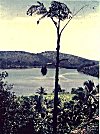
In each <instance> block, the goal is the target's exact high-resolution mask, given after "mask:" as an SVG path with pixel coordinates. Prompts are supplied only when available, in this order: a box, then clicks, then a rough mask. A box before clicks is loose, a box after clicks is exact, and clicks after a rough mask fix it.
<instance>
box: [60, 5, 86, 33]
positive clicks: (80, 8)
mask: <svg viewBox="0 0 100 134" xmlns="http://www.w3.org/2000/svg"><path fill="white" fill-rule="evenodd" d="M86 6H88V5H85V6H83V7H81V8H80V9H79V10H78V11H77V12H76V13H75V14H74V15H73V16H72V17H71V18H70V19H69V20H68V22H67V23H66V24H65V26H64V27H63V28H62V30H61V32H60V35H61V34H62V32H63V30H64V29H65V28H66V26H67V25H68V24H69V22H70V21H71V20H72V19H73V18H74V17H75V16H76V15H77V14H78V13H79V12H80V11H81V10H82V9H83V8H85V7H86Z"/></svg>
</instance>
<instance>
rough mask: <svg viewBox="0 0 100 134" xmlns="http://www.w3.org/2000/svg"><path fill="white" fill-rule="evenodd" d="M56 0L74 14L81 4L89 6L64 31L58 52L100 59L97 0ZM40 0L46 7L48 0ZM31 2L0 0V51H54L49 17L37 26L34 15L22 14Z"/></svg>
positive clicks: (25, 0) (99, 13)
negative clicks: (65, 5)
mask: <svg viewBox="0 0 100 134" xmlns="http://www.w3.org/2000/svg"><path fill="white" fill-rule="evenodd" d="M33 1H34V2H33ZM59 1H61V2H64V3H65V4H67V5H68V7H69V8H70V10H71V11H72V12H74V13H75V11H77V10H78V9H80V8H81V7H82V6H83V5H89V6H88V7H86V8H84V10H82V11H81V12H80V13H79V14H78V15H77V16H76V17H75V18H74V19H73V20H72V21H71V22H70V23H69V25H68V26H67V27H66V29H65V30H64V32H63V34H62V38H61V50H60V51H61V52H64V53H68V54H73V55H77V56H81V57H85V58H89V59H95V60H100V49H99V48H100V5H99V1H92V0H91V1H84V0H82V1H72V0H70V1H64V0H59ZM42 2H44V5H46V7H48V6H49V4H50V2H51V0H43V1H42ZM35 3H36V0H0V44H1V47H0V50H4V51H5V50H13V51H15V50H20V51H27V52H32V53H38V52H42V51H47V50H56V29H55V26H54V24H53V23H52V22H51V20H50V19H47V18H45V19H43V20H42V21H41V22H40V24H39V25H37V24H36V21H37V19H38V16H33V17H30V16H27V15H26V11H27V9H28V8H29V7H30V6H31V5H32V4H35ZM66 22H67V20H66ZM63 23H65V22H63ZM62 26H63V24H62Z"/></svg>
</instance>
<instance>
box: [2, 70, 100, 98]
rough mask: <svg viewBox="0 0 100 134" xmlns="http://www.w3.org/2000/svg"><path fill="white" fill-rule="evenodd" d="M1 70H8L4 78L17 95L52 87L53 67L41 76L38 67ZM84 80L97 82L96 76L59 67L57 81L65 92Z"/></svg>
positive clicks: (81, 84)
mask: <svg viewBox="0 0 100 134" xmlns="http://www.w3.org/2000/svg"><path fill="white" fill-rule="evenodd" d="M2 71H7V72H8V74H9V76H8V78H7V79H6V80H7V82H8V83H9V84H13V85H14V87H13V89H12V90H11V91H14V92H15V94H16V95H17V96H20V95H32V94H34V93H35V92H36V90H37V89H38V88H40V87H44V88H45V89H46V90H47V92H52V91H53V89H54V79H55V69H48V73H47V75H46V76H42V74H41V70H40V68H33V69H9V70H0V72H2ZM86 80H93V81H94V83H95V84H96V85H97V84H98V79H97V78H95V77H92V76H89V75H85V74H82V73H79V72H77V70H76V69H60V75H59V83H60V85H61V87H62V88H63V89H65V90H66V91H67V92H70V91H71V89H72V88H76V87H82V86H83V83H84V81H86Z"/></svg>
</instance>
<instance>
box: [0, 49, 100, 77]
mask: <svg viewBox="0 0 100 134" xmlns="http://www.w3.org/2000/svg"><path fill="white" fill-rule="evenodd" d="M47 63H51V64H52V65H50V64H49V65H48V67H51V68H54V67H55V63H56V52H55V51H46V52H42V53H37V54H34V53H29V52H24V51H0V69H12V68H15V69H16V68H33V67H41V66H43V65H46V64H47ZM98 64H99V62H98V61H93V60H88V59H85V58H81V57H78V56H73V55H69V54H64V53H60V67H61V68H70V69H73V68H74V69H77V70H78V71H81V72H84V73H88V67H89V70H90V71H89V74H90V75H93V76H98V75H99V69H98V68H99V67H96V66H98ZM95 65H96V66H95ZM90 66H92V67H93V66H94V67H93V70H94V71H92V73H91V70H92V68H90ZM82 68H83V69H82Z"/></svg>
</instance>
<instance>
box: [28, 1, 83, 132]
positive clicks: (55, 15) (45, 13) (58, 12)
mask: <svg viewBox="0 0 100 134" xmlns="http://www.w3.org/2000/svg"><path fill="white" fill-rule="evenodd" d="M84 7H85V6H83V7H82V8H81V9H79V10H78V11H77V12H76V13H75V14H73V15H72V12H71V11H70V9H69V8H68V6H67V5H66V4H64V3H61V2H58V1H52V2H51V4H50V6H49V8H48V9H47V8H46V7H45V6H44V4H43V3H41V2H39V1H37V5H32V6H31V7H30V8H29V9H28V10H27V15H29V16H32V15H33V14H37V15H42V16H41V17H40V18H39V19H38V20H37V24H39V23H40V21H41V20H42V19H43V18H45V17H49V18H50V19H51V20H52V22H53V23H54V26H55V28H56V33H57V48H56V65H55V66H56V73H55V90H54V112H53V134H56V133H57V104H58V87H59V86H58V85H59V62H60V60H59V51H60V40H61V35H62V32H63V31H64V29H65V28H66V26H67V25H68V24H69V22H70V21H71V20H72V18H73V17H74V16H76V14H77V13H78V12H80V10H82V9H83V8H84ZM65 19H67V22H66V24H65V25H64V26H63V27H62V28H61V21H64V20H65Z"/></svg>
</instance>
